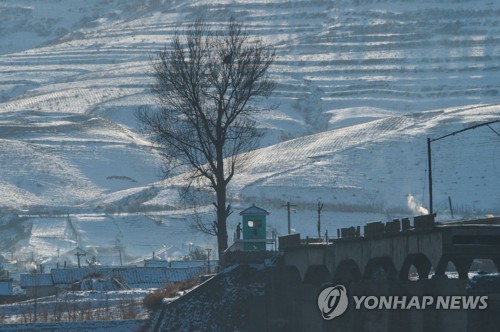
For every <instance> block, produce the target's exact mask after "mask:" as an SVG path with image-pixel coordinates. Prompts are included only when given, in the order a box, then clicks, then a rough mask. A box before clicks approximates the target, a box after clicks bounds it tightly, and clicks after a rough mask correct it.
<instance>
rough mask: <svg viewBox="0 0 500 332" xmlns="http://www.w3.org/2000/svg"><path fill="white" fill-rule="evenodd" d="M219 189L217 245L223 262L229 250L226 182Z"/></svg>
mask: <svg viewBox="0 0 500 332" xmlns="http://www.w3.org/2000/svg"><path fill="white" fill-rule="evenodd" d="M218 187H219V188H218V189H217V243H218V254H219V260H222V257H223V255H224V251H225V250H226V249H227V227H226V226H227V211H226V186H225V185H224V182H222V183H219V184H218Z"/></svg>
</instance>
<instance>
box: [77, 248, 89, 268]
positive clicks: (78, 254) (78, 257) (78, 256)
mask: <svg viewBox="0 0 500 332" xmlns="http://www.w3.org/2000/svg"><path fill="white" fill-rule="evenodd" d="M75 255H76V257H77V259H78V268H80V256H87V254H80V253H79V252H77V253H76V254H75Z"/></svg>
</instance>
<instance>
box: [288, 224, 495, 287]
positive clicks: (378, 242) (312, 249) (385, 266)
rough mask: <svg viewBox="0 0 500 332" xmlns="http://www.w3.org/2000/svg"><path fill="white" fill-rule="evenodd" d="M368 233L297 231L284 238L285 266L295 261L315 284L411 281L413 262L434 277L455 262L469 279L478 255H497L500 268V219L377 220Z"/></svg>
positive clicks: (422, 272) (420, 274)
mask: <svg viewBox="0 0 500 332" xmlns="http://www.w3.org/2000/svg"><path fill="white" fill-rule="evenodd" d="M398 225H399V227H398ZM401 225H402V227H401ZM364 233H365V234H364V236H360V230H359V228H358V229H355V228H351V229H342V230H339V232H338V234H339V235H341V237H340V238H338V239H334V240H330V241H327V242H326V243H325V242H324V241H323V243H312V242H313V241H304V240H300V235H298V234H295V235H290V236H287V237H283V238H280V249H282V250H283V251H284V263H285V265H288V266H295V267H296V268H297V269H298V271H299V273H300V275H301V277H302V279H303V281H304V282H311V283H314V282H318V281H322V280H323V281H328V280H332V279H333V280H336V281H338V282H344V283H348V282H352V281H357V280H361V279H368V280H369V279H372V280H374V279H393V280H396V279H399V280H408V278H409V272H410V268H411V267H412V266H414V267H415V268H416V271H417V272H418V277H419V279H426V278H429V273H430V272H431V271H432V270H433V271H434V275H435V277H443V278H444V277H445V271H446V268H447V266H448V264H449V262H451V263H453V264H454V266H455V268H456V271H457V272H458V275H459V278H460V279H466V278H467V277H468V272H469V269H470V267H471V264H472V262H473V260H475V259H491V262H492V265H493V264H494V265H495V266H496V269H497V271H500V218H489V219H482V220H474V221H468V222H458V223H449V224H443V225H439V224H436V223H434V217H433V216H424V217H416V218H415V222H414V226H411V225H410V222H409V220H403V221H399V220H394V221H393V222H390V223H387V224H385V225H384V224H382V223H381V222H377V223H371V224H368V225H367V226H365V232H364ZM342 236H343V237H342Z"/></svg>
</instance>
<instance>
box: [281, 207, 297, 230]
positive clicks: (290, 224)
mask: <svg viewBox="0 0 500 332" xmlns="http://www.w3.org/2000/svg"><path fill="white" fill-rule="evenodd" d="M296 206H297V205H293V204H290V202H286V205H282V206H281V207H286V209H287V211H288V234H292V222H291V217H290V208H291V207H296Z"/></svg>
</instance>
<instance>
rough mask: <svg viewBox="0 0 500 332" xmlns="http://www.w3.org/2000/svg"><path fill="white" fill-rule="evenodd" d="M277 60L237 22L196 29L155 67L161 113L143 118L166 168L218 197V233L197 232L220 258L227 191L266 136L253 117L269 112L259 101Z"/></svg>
mask: <svg viewBox="0 0 500 332" xmlns="http://www.w3.org/2000/svg"><path fill="white" fill-rule="evenodd" d="M274 58H275V51H274V50H273V49H270V48H269V47H267V46H266V45H264V43H263V42H262V41H261V40H259V39H256V40H253V39H252V40H251V39H250V38H249V36H248V34H247V32H246V31H245V29H244V28H243V26H242V25H241V24H240V23H238V22H237V21H236V20H235V19H234V18H231V19H230V21H229V23H228V25H227V27H226V29H223V30H218V31H213V30H211V29H210V27H209V26H207V25H206V24H205V23H204V22H202V21H197V22H195V23H194V24H193V25H192V26H190V27H189V28H188V29H187V30H186V31H185V32H184V34H181V33H177V34H176V36H175V38H174V39H173V42H172V44H171V45H169V46H167V47H165V48H164V49H163V50H161V51H159V52H158V54H157V56H156V58H154V59H153V63H152V67H153V73H154V74H153V76H154V78H155V84H154V86H153V88H152V93H153V95H154V96H155V97H156V105H157V107H156V108H155V109H143V110H140V111H138V116H137V117H138V119H139V121H140V122H141V123H142V124H143V125H144V127H145V130H146V132H148V133H149V134H150V137H151V139H152V141H153V142H154V143H155V145H156V146H157V148H158V149H159V150H160V151H161V153H162V155H163V156H164V157H165V167H164V168H165V169H166V170H170V171H172V170H174V169H178V167H181V168H180V170H182V171H184V172H185V173H184V174H185V175H186V179H187V180H188V182H189V184H190V185H193V184H195V183H197V184H200V183H202V182H200V181H199V180H202V179H204V180H205V181H208V182H204V183H205V185H206V183H208V186H209V187H211V188H212V189H213V190H214V193H215V196H216V201H217V208H216V214H217V220H216V222H215V226H214V225H213V223H211V222H207V221H206V220H205V221H203V222H201V221H200V222H196V225H197V227H198V229H200V230H202V231H204V232H208V233H209V234H214V235H217V237H218V242H219V254H221V251H222V250H224V249H225V248H226V247H227V230H226V219H227V217H228V215H229V214H230V208H229V205H228V204H227V203H226V190H227V189H226V188H227V185H228V183H229V182H230V181H231V180H232V178H233V176H234V175H235V174H236V172H237V171H238V169H239V168H240V167H241V165H242V163H243V162H244V160H245V156H246V152H248V151H250V150H252V149H254V148H255V147H256V145H257V142H258V139H259V138H260V136H261V135H260V132H259V131H258V130H257V129H256V124H255V121H254V120H253V115H254V114H256V113H257V112H260V111H262V110H261V109H259V108H258V107H256V106H255V105H252V101H253V99H255V98H256V97H267V96H269V95H270V94H271V93H272V91H273V90H274V88H275V84H274V82H273V81H272V80H270V79H269V77H268V76H267V71H268V69H269V67H270V66H271V65H272V63H273V61H274ZM187 167H189V168H190V171H188V172H186V168H187ZM169 174H170V173H169Z"/></svg>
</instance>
